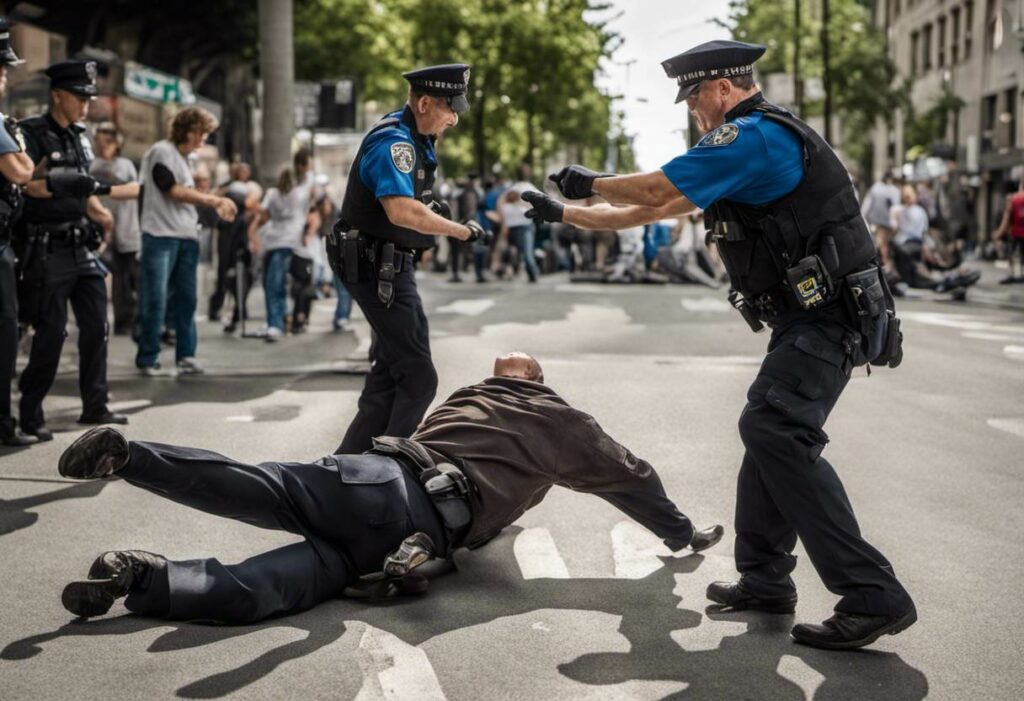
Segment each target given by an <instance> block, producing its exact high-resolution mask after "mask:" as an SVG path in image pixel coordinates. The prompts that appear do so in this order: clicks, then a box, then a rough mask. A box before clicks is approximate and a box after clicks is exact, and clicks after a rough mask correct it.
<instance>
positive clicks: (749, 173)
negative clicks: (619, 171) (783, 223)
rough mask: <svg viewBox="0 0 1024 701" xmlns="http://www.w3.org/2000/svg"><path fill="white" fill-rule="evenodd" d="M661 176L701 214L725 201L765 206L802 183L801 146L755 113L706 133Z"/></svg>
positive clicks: (790, 133)
mask: <svg viewBox="0 0 1024 701" xmlns="http://www.w3.org/2000/svg"><path fill="white" fill-rule="evenodd" d="M661 171H662V172H663V173H664V174H665V176H666V177H667V178H668V179H669V181H671V183H672V184H673V185H675V186H676V187H677V188H679V191H680V192H681V193H683V195H685V196H686V198H687V199H689V200H690V201H691V202H693V203H694V204H695V205H697V206H698V207H700V208H701V209H707V208H708V207H709V206H711V205H712V204H714V203H715V202H717V201H718V200H725V199H728V200H733V201H735V202H739V203H740V204H747V205H762V204H767V203H769V202H773V201H775V200H777V199H779V198H780V197H782V196H784V195H786V194H788V193H790V192H792V191H793V189H794V188H795V187H796V186H797V185H798V184H799V183H800V180H801V179H802V178H803V175H804V150H803V142H802V141H801V140H800V137H799V136H797V135H796V134H795V133H794V132H793V131H792V130H790V129H788V128H787V127H784V126H782V125H781V124H778V123H776V122H773V121H771V120H769V119H764V114H762V113H761V112H754V113H752V114H748V115H744V116H742V117H739V118H737V119H734V120H733V121H731V122H726V123H725V124H723V125H722V126H720V127H718V129H713V130H711V131H709V132H708V133H707V134H705V135H704V137H703V138H702V139H701V140H700V141H699V142H697V144H696V145H695V146H694V147H693V148H691V149H690V150H689V151H687V152H686V153H684V154H683V155H681V156H678V157H677V158H674V159H672V160H671V161H669V162H668V163H666V164H665V165H663V166H662V167H661Z"/></svg>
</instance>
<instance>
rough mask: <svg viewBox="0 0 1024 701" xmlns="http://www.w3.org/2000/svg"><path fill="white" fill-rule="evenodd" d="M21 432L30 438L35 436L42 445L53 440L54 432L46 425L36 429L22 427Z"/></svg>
mask: <svg viewBox="0 0 1024 701" xmlns="http://www.w3.org/2000/svg"><path fill="white" fill-rule="evenodd" d="M21 432H22V433H24V434H26V435H29V436H35V437H36V440H38V441H39V442H40V443H45V442H46V441H52V440H53V432H52V431H50V429H48V428H46V426H45V425H43V426H37V427H35V428H32V427H31V426H22V427H21Z"/></svg>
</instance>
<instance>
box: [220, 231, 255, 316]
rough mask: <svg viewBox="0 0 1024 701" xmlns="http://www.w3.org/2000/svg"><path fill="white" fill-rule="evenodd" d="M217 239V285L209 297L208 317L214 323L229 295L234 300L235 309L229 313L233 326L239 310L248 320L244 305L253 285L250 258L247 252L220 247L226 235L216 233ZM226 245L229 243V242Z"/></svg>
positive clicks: (247, 312)
mask: <svg viewBox="0 0 1024 701" xmlns="http://www.w3.org/2000/svg"><path fill="white" fill-rule="evenodd" d="M217 237H218V239H217V241H218V252H217V285H216V286H215V287H214V290H213V294H212V295H210V309H209V316H210V320H211V321H215V320H216V319H217V317H218V315H220V310H221V307H223V306H224V300H225V299H226V297H227V296H228V295H230V296H231V297H232V298H233V299H234V300H235V309H234V311H233V312H232V313H231V323H233V324H235V323H238V320H239V319H240V318H241V317H240V315H239V311H240V310H241V312H242V313H243V314H245V318H246V319H248V318H249V311H248V310H247V309H246V306H245V305H246V300H247V299H248V298H249V290H250V289H252V283H253V277H252V257H251V255H250V254H249V251H248V250H238V249H234V248H230V247H228V248H227V249H226V250H225V249H224V248H222V247H220V245H219V244H220V239H221V238H224V239H227V234H224V233H218V234H217ZM228 243H229V244H230V243H231V242H230V240H229V241H228ZM238 261H241V263H242V265H241V266H239V265H238ZM239 267H241V270H242V299H238V277H237V275H238V269H239Z"/></svg>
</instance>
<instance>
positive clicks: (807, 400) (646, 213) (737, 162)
mask: <svg viewBox="0 0 1024 701" xmlns="http://www.w3.org/2000/svg"><path fill="white" fill-rule="evenodd" d="M763 53H764V47H763V46H755V45H751V44H743V43H740V42H735V41H713V42H708V43H705V44H701V45H700V46H697V47H696V48H694V49H691V50H690V51H687V52H685V53H683V54H680V55H679V56H675V57H674V58H671V59H669V60H667V61H665V62H664V63H663V64H662V65H663V66H664V68H665V71H666V73H667V74H668V76H669V77H670V78H676V79H677V81H678V83H679V86H680V87H679V95H678V97H677V99H676V102H680V101H682V100H686V103H687V106H688V107H689V108H690V111H691V112H692V113H693V116H694V118H695V119H696V120H697V123H698V125H699V126H700V128H701V129H702V130H703V131H704V132H705V135H704V137H703V138H702V139H701V140H700V142H699V143H698V144H697V145H696V146H694V147H693V148H692V149H690V150H689V151H687V152H686V154H684V155H682V156H679V157H678V158H675V159H674V160H672V161H670V162H669V163H667V164H666V165H665V166H663V167H662V169H661V170H660V171H656V172H653V173H643V174H635V175H627V176H622V177H611V176H607V175H604V174H599V173H594V172H592V171H589V170H587V169H585V168H583V167H581V166H569V167H567V168H563V169H562V170H561V171H560V172H558V173H557V174H555V175H552V176H551V177H552V179H553V180H554V181H555V182H556V183H557V185H558V187H559V189H560V190H561V191H562V193H563V194H564V195H565V196H566V197H568V198H570V199H582V198H586V197H590V196H592V195H593V194H597V195H600V196H601V197H603V198H605V199H606V200H608V201H609V202H612V203H615V204H620V205H625V206H621V207H615V206H609V205H598V206H593V207H573V206H564V205H562V204H561V203H559V202H556V201H555V200H552V199H551V198H550V197H547V196H546V195H543V194H542V193H526V194H524V195H523V196H524V198H526V199H527V200H528V201H530V202H531V203H532V204H533V205H534V209H533V210H532V211H531V215H532V216H533V217H534V218H540V219H544V220H547V221H565V222H568V223H570V224H574V225H576V226H579V227H581V228H586V229H622V228H625V227H629V226H635V225H638V224H644V223H647V222H654V221H657V220H659V219H663V218H665V217H670V216H679V215H681V214H686V213H688V212H690V211H692V210H693V209H694V207H699V208H701V209H704V210H705V223H706V226H707V227H708V229H709V231H708V240H709V241H710V240H713V241H715V242H716V243H717V245H718V249H719V252H720V253H721V256H722V259H723V261H724V263H725V265H726V268H727V269H728V272H729V277H730V282H731V284H732V288H733V289H732V291H731V292H730V295H729V299H730V301H731V302H732V303H733V305H734V306H735V307H736V308H737V309H738V310H739V311H740V312H741V313H742V314H743V316H744V319H745V320H746V321H747V323H748V324H750V326H751V328H752V329H754V330H755V331H756V330H760V329H761V328H763V323H767V324H768V325H769V326H771V327H772V329H773V332H772V337H771V340H770V342H769V344H768V355H767V357H766V358H765V360H764V363H763V364H762V366H761V369H760V372H759V373H758V375H757V378H756V379H755V380H754V383H753V385H752V386H751V387H750V390H749V392H748V394H747V405H746V408H745V409H744V410H743V414H742V415H741V417H740V422H739V429H740V437H741V439H742V440H743V444H744V447H745V448H746V454H745V455H744V458H743V464H742V466H741V467H740V473H739V484H738V488H737V500H736V567H737V569H738V570H739V572H740V580H739V581H738V582H714V583H712V584H711V585H710V586H709V587H708V591H707V595H708V598H709V599H710V600H711V601H713V602H715V603H716V604H719V605H721V606H722V607H723V608H724V609H727V610H744V609H750V610H758V611H766V612H772V613H792V612H793V610H794V608H795V606H796V600H797V597H796V589H795V586H794V584H793V580H792V579H791V578H790V573H791V572H792V571H793V569H794V567H795V566H796V558H795V557H794V556H793V547H794V546H795V545H796V540H797V537H799V538H800V540H801V541H802V542H803V544H804V547H805V548H806V550H807V554H808V556H809V557H810V558H811V562H812V563H813V564H814V567H815V569H816V570H817V572H818V574H819V576H820V577H821V578H822V580H823V581H824V583H825V585H826V586H827V587H828V589H829V591H831V592H833V593H835V594H837V595H839V596H840V597H841V598H840V600H839V603H838V604H837V605H836V607H835V615H834V616H833V617H831V618H829V619H828V620H826V621H825V622H824V623H823V624H821V625H808V624H800V625H797V626H796V627H794V628H793V630H792V636H793V638H794V639H795V640H796V641H797V642H800V643H804V644H807V645H813V646H816V647H823V648H829V649H849V648H857V647H861V646H864V645H868V644H870V643H872V642H874V641H875V640H876V639H877V638H878V637H879V636H881V635H883V634H886V633H888V634H895V633H898V632H900V631H902V630H904V629H905V628H907V627H908V626H910V625H911V624H913V623H914V621H915V620H917V613H916V611H915V608H914V604H913V602H912V601H911V599H910V596H909V595H908V594H907V592H906V590H904V588H903V587H902V586H901V585H900V583H899V581H897V579H896V575H895V574H894V572H893V568H892V566H891V565H890V564H889V562H888V561H887V560H886V559H885V557H883V556H882V554H881V553H880V552H878V550H876V549H875V548H874V547H872V546H871V545H870V544H868V543H867V542H866V541H865V540H864V539H863V538H862V537H861V534H860V528H859V527H858V525H857V520H856V518H855V517H854V514H853V509H852V507H851V506H850V502H849V500H848V499H847V497H846V492H845V491H844V490H843V485H842V483H841V482H840V481H839V477H838V476H837V475H836V473H835V470H833V468H832V466H831V465H830V464H829V463H828V462H827V461H826V460H825V459H824V458H822V457H821V452H822V450H823V449H824V447H825V444H826V443H827V442H828V436H827V435H826V434H825V432H824V431H823V430H822V427H823V424H824V423H825V419H826V418H827V416H828V414H829V412H830V411H831V410H832V407H833V406H834V405H835V403H836V400H838V398H839V395H840V394H841V393H842V391H843V389H844V388H845V386H846V383H847V381H848V380H849V377H850V372H851V370H852V368H853V367H854V366H857V365H864V364H866V363H867V362H871V363H872V364H876V365H880V364H887V365H889V366H890V367H895V366H896V365H898V364H899V361H900V358H901V350H900V346H899V342H900V339H901V336H900V333H899V324H898V320H896V318H895V316H894V312H893V305H892V297H891V295H889V294H888V288H887V287H885V283H884V280H883V279H882V277H881V275H880V271H879V269H878V261H877V258H876V253H875V248H874V245H873V243H872V240H871V235H870V233H869V232H868V230H867V226H866V224H865V222H864V218H863V217H862V216H861V214H860V209H859V204H858V202H857V197H856V194H855V192H854V189H853V185H852V183H851V182H850V178H849V175H848V174H847V172H846V169H845V168H844V167H843V165H842V163H841V162H840V161H839V159H838V158H837V157H836V155H835V154H834V153H833V152H832V150H831V148H830V147H829V145H828V144H827V143H826V142H825V141H824V140H823V139H822V138H821V137H820V136H818V134H817V133H815V132H814V130H812V129H811V128H810V127H808V126H807V125H806V124H804V123H803V122H801V121H800V120H798V119H797V118H795V117H794V116H793V115H791V114H789V113H788V112H786V111H784V110H782V109H780V108H778V107H776V106H774V105H771V104H769V103H767V102H765V100H764V98H763V97H762V96H761V92H760V91H759V90H758V88H757V86H756V84H755V83H754V81H753V77H752V73H753V65H752V64H753V63H754V61H756V60H757V59H758V58H759V57H760V56H761V54H763Z"/></svg>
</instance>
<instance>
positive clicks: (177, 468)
mask: <svg viewBox="0 0 1024 701" xmlns="http://www.w3.org/2000/svg"><path fill="white" fill-rule="evenodd" d="M543 382H544V375H543V372H542V371H541V367H540V365H539V364H538V363H537V361H536V360H534V359H533V358H531V357H530V356H528V355H525V354H522V353H511V354H509V355H505V356H502V357H500V358H498V359H497V360H496V361H495V364H494V376H493V377H490V378H488V379H486V380H484V381H483V382H480V383H478V384H475V385H471V386H469V387H464V388H463V389H460V390H458V391H457V392H455V393H454V394H453V395H452V396H451V397H449V398H448V400H447V401H446V402H445V403H444V404H442V405H441V406H439V407H438V408H437V409H435V410H434V411H433V412H432V413H431V414H430V415H429V416H427V418H426V419H424V420H423V422H422V423H421V424H420V427H419V429H418V430H417V431H416V433H415V434H413V436H412V438H410V439H399V438H391V437H381V438H377V439H375V441H374V448H373V450H371V451H370V452H368V453H364V454H362V455H329V456H326V457H324V458H321V459H319V460H317V461H316V462H313V463H279V462H265V463H260V464H258V465H248V464H245V463H241V462H238V461H235V460H231V459H230V458H226V457H224V456H222V455H219V454H217V453H213V452H210V451H206V450H200V449H197V448H186V447H178V446H170V445H163V444H158V443H148V442H143V441H128V440H126V439H125V438H124V437H123V436H122V435H121V434H120V433H118V432H117V431H115V430H113V429H110V428H97V429H93V430H91V431H89V432H87V433H85V434H83V435H82V436H81V437H80V438H78V439H77V440H76V441H75V442H74V443H72V444H71V445H70V446H69V447H68V449H67V450H65V451H64V454H63V455H62V456H61V458H60V463H59V466H58V469H59V470H60V474H62V475H64V476H65V477H74V478H78V479H111V478H121V479H124V480H126V481H127V482H129V483H130V484H133V485H135V486H137V487H141V488H143V489H146V490H149V491H151V492H153V493H155V494H159V495H160V496H163V497H166V498H167V499H170V500H172V501H176V502H178V503H180V504H184V505H186V506H191V507H193V508H196V509H199V510H201V511H205V512H207V513H212V514H217V515H220V516H226V517H228V518H234V519H237V520H240V521H244V522H246V523H250V524H252V525H254V526H260V527H262V528H272V529H278V530H285V531H288V532H290V533H295V534H297V535H302V536H304V540H303V541H301V542H298V543H293V544H291V545H286V546H284V547H281V548H278V549H276V550H271V551H270V552H267V553H263V554H261V555H256V556H254V557H252V558H250V559H248V560H246V561H244V562H241V563H239V564H235V565H224V564H222V563H221V562H220V561H219V560H217V559H214V558H208V559H197V560H184V561H172V560H168V559H166V558H164V557H162V556H160V555H155V554H153V553H148V552H144V551H139V550H123V551H112V552H107V553H104V554H102V555H100V556H99V557H98V558H97V559H96V561H95V562H93V564H92V567H91V569H90V570H89V574H88V579H86V580H83V581H77V582H72V583H70V584H68V585H67V587H65V589H64V593H63V596H62V602H63V604H64V607H65V608H67V609H68V610H69V611H71V612H72V613H74V614H76V615H78V616H84V617H88V616H99V615H102V614H105V613H106V612H107V611H108V610H109V609H110V607H111V606H112V605H113V603H114V601H115V600H116V599H118V598H121V597H127V598H126V599H125V602H124V603H125V607H126V608H127V609H128V610H129V611H133V612H135V613H140V614H145V615H149V616H157V617H160V618H168V619H174V620H206V621H217V622H223V623H252V622H255V621H259V620H261V619H263V618H266V617H267V616H270V615H273V614H281V613H285V612H296V611H301V610H303V609H308V608H310V607H312V606H315V605H316V604H318V603H320V602H322V601H326V600H328V599H332V598H335V597H338V596H339V595H341V594H342V593H343V592H345V593H346V594H349V595H355V596H370V597H374V598H379V597H381V596H390V595H393V594H396V593H417V592H419V591H422V590H423V589H424V588H425V585H426V580H425V579H423V578H422V577H421V576H419V575H418V573H411V574H410V570H412V569H413V568H415V567H416V566H418V565H419V564H422V562H424V561H426V560H427V559H429V558H430V557H432V556H433V555H435V554H436V555H439V556H441V557H450V555H451V553H452V551H454V550H455V549H456V548H460V547H468V548H476V547H479V546H481V545H483V544H484V543H486V542H487V541H489V540H490V539H491V538H494V537H495V536H496V535H498V533H500V532H501V531H502V529H504V528H505V527H506V526H508V525H509V524H511V523H512V522H513V521H515V520H516V519H518V518H519V517H520V516H521V515H522V514H523V512H525V511H526V510H527V509H529V508H531V507H533V506H535V505H537V504H538V503H540V501H541V500H542V499H543V498H544V495H545V494H546V493H547V491H548V489H550V488H551V486H552V485H554V484H559V485H562V486H565V487H569V488H570V489H573V490H575V491H579V492H588V493H591V494H595V495H597V496H599V497H601V498H602V499H605V500H606V501H608V502H610V503H611V504H613V505H614V506H615V507H617V508H618V509H620V510H621V511H623V512H624V513H625V514H627V515H628V516H630V517H631V518H633V519H634V520H636V521H637V522H638V523H640V524H641V525H643V526H645V527H647V528H648V529H650V530H651V531H652V532H654V533H655V534H656V535H657V536H659V537H660V538H662V539H663V540H664V542H665V544H666V545H668V547H669V548H671V549H672V550H673V551H677V550H681V549H683V548H685V547H687V546H689V547H690V548H691V549H692V550H693V551H700V550H704V549H706V548H709V547H711V546H712V545H714V544H715V543H717V542H718V541H719V540H720V539H721V537H722V533H723V529H722V527H721V526H713V527H711V528H707V529H704V530H700V531H696V530H695V529H694V527H693V525H692V524H691V523H690V519H688V518H687V517H686V516H684V515H683V514H682V513H680V512H679V510H678V509H677V508H676V506H675V504H674V503H673V502H672V501H671V500H670V499H669V498H668V497H667V496H666V495H665V490H664V488H663V487H662V485H661V480H660V479H659V478H658V475H657V473H656V472H655V471H654V468H652V467H651V465H650V464H648V463H647V462H645V461H644V460H640V459H639V458H637V457H635V456H634V455H633V454H632V453H631V452H629V451H628V450H627V449H626V448H624V447H623V446H621V445H619V444H618V443H616V442H615V441H614V440H612V439H611V438H610V437H609V436H608V435H607V434H606V433H605V432H604V431H603V430H602V429H601V427H600V426H599V425H598V424H597V422H596V421H594V419H593V418H592V417H591V416H589V415H588V414H585V413H583V412H582V411H578V410H576V409H573V408H572V407H571V406H569V404H568V403H566V401H565V400H564V399H562V398H561V397H559V396H558V395H557V394H556V393H555V392H554V391H553V390H552V389H550V388H549V387H547V386H546V385H544V384H543ZM382 563H384V565H383V573H381V570H382ZM375 573H376V576H375V577H374V576H373V575H374V574H375ZM367 576H370V577H369V579H367ZM360 577H363V578H364V579H363V580H360ZM367 581H373V582H375V584H373V585H372V586H371V587H370V588H367V587H366V586H365V583H366V582H367Z"/></svg>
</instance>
